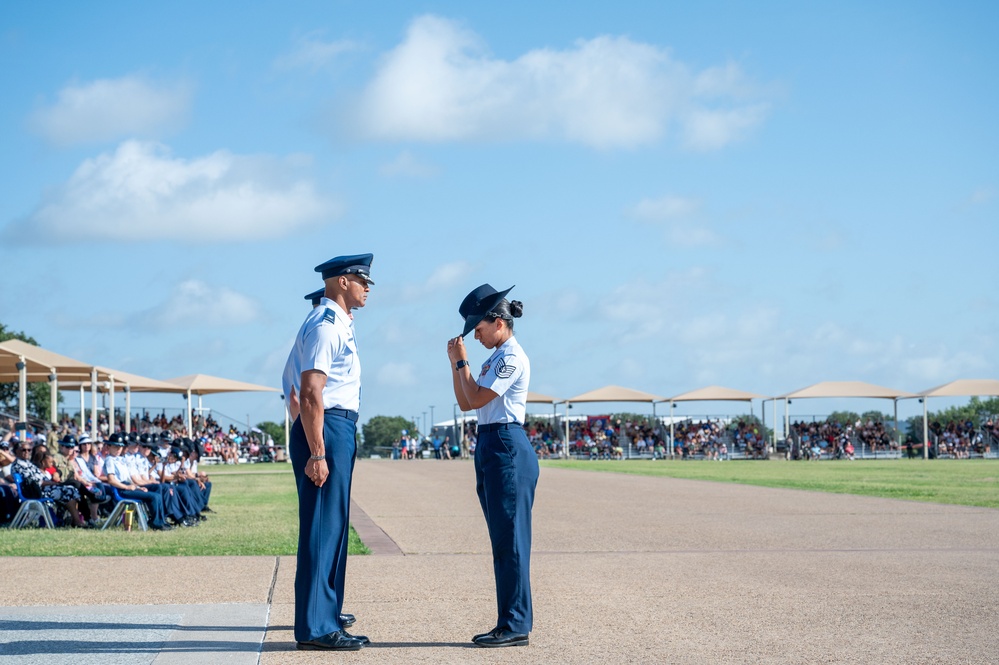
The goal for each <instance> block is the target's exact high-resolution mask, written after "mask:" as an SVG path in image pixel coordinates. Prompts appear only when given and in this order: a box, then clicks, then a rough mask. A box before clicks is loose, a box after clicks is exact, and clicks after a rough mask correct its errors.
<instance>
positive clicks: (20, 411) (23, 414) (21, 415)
mask: <svg viewBox="0 0 999 665" xmlns="http://www.w3.org/2000/svg"><path fill="white" fill-rule="evenodd" d="M17 422H18V423H19V424H21V426H22V427H26V426H27V422H28V364H27V361H25V359H24V356H20V357H19V359H18V363H17ZM17 431H18V432H20V433H19V434H18V436H17V438H18V439H19V440H20V441H24V440H26V439H27V437H28V430H26V429H22V430H17Z"/></svg>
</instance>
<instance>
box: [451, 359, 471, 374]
mask: <svg viewBox="0 0 999 665" xmlns="http://www.w3.org/2000/svg"><path fill="white" fill-rule="evenodd" d="M462 367H468V361H467V360H459V361H458V362H456V363H455V364H454V370H455V371H456V372H457V371H458V370H459V369H461V368H462Z"/></svg>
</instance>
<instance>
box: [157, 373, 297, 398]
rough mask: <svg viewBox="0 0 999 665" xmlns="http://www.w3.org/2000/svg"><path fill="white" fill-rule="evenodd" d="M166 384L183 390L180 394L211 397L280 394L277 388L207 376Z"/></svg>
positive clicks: (171, 380) (168, 381) (188, 377)
mask: <svg viewBox="0 0 999 665" xmlns="http://www.w3.org/2000/svg"><path fill="white" fill-rule="evenodd" d="M166 382H167V383H172V384H173V385H175V386H180V387H181V388H183V390H182V391H181V392H189V393H191V394H192V395H211V394H214V393H245V392H274V393H276V392H280V391H279V390H278V389H277V388H271V387H270V386H259V385H257V384H255V383H244V382H243V381H233V380H232V379H223V378H220V377H217V376H209V375H207V374H188V375H187V376H179V377H177V378H175V379H167V380H166Z"/></svg>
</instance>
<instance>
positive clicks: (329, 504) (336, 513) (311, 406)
mask: <svg viewBox="0 0 999 665" xmlns="http://www.w3.org/2000/svg"><path fill="white" fill-rule="evenodd" d="M372 258H373V257H372V255H371V254H357V255H352V256H338V257H336V258H334V259H330V260H329V261H327V262H326V263H323V264H321V265H319V266H316V272H320V273H322V276H323V281H324V283H325V284H326V287H325V290H324V297H323V298H322V300H321V301H320V303H319V306H318V307H316V308H314V309H313V310H312V311H311V312H309V315H308V316H307V317H306V319H305V323H303V324H302V328H301V330H299V332H298V336H297V337H296V338H295V349H294V351H293V353H294V354H295V355H296V356H297V357H298V359H299V360H300V368H301V372H302V374H301V379H300V383H299V387H300V388H301V394H300V396H299V402H300V407H301V414H300V415H299V417H298V419H297V420H295V424H294V426H292V429H291V441H290V446H289V447H290V451H289V452H290V454H291V464H292V468H293V469H294V471H295V482H296V484H297V486H298V520H299V536H298V568H297V570H296V573H295V640H296V641H297V643H298V644H297V647H298V648H299V649H326V650H332V651H357V650H358V649H360V648H361V647H362V646H365V645H367V644H369V643H370V641H369V640H368V638H367V637H364V636H362V635H351V634H350V633H348V632H347V631H346V626H345V625H344V624H345V622H344V621H343V617H342V614H341V612H342V611H343V595H344V582H345V573H346V568H347V540H348V529H349V517H350V515H349V512H350V482H351V478H352V476H353V473H354V458H355V455H356V445H357V444H356V440H355V437H356V434H357V411H358V409H359V408H360V403H361V362H360V360H359V358H358V355H357V343H356V341H355V339H354V320H353V316H352V315H351V310H354V309H358V308H361V307H364V305H365V303H366V302H367V299H368V291H369V290H370V288H371V285H372V284H373V283H374V282H372V281H371V279H370V278H369V277H368V274H369V272H370V270H371V260H372Z"/></svg>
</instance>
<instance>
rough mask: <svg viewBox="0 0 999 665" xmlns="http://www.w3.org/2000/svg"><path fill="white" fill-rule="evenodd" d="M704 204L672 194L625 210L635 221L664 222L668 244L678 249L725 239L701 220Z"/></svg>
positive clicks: (642, 202) (645, 201) (718, 242)
mask: <svg viewBox="0 0 999 665" xmlns="http://www.w3.org/2000/svg"><path fill="white" fill-rule="evenodd" d="M700 208H701V202H700V201H698V200H696V199H689V198H684V197H681V196H674V195H668V196H664V197H662V198H658V199H642V200H641V201H639V202H638V203H637V204H636V205H634V206H633V207H631V208H630V209H628V210H626V211H625V214H626V215H627V216H629V217H631V218H633V219H637V220H639V221H643V222H651V223H660V224H662V225H663V226H664V227H665V229H666V242H667V243H668V244H669V245H671V246H674V247H703V246H708V245H717V244H720V243H721V242H722V239H721V237H720V236H719V235H718V234H717V233H715V232H714V231H712V230H711V229H709V228H708V227H707V226H706V225H705V224H704V222H703V221H702V220H699V219H698V218H697V213H698V211H699V210H700Z"/></svg>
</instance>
